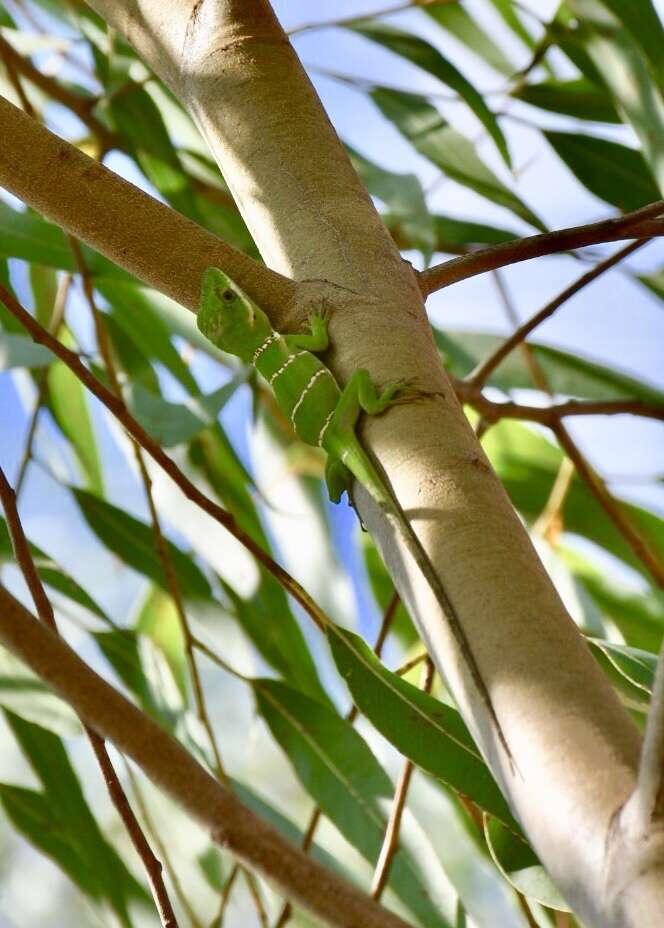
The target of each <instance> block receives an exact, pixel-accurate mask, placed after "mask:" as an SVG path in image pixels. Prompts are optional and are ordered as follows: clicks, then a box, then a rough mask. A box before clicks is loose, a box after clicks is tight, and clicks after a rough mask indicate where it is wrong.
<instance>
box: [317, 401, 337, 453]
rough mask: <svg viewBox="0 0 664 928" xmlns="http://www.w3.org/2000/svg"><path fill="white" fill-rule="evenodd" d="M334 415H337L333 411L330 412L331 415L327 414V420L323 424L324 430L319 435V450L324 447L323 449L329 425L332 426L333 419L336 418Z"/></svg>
mask: <svg viewBox="0 0 664 928" xmlns="http://www.w3.org/2000/svg"><path fill="white" fill-rule="evenodd" d="M334 413H335V410H334V409H333V410H332V412H330V413H328V414H327V419H326V420H325V422H323V428H322V429H321V430H320V432H319V434H318V447H319V448H322V447H323V439H324V438H325V433H326V432H327V427H328V425H329V424H330V422H331V421H332V417H333V416H334Z"/></svg>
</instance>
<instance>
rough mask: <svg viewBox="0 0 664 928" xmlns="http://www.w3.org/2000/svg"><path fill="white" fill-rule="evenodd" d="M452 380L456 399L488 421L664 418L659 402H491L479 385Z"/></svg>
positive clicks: (552, 422) (551, 422) (554, 422)
mask: <svg viewBox="0 0 664 928" xmlns="http://www.w3.org/2000/svg"><path fill="white" fill-rule="evenodd" d="M452 384H453V386H454V392H455V393H456V395H457V397H458V398H459V401H460V402H462V403H467V404H468V405H469V406H472V407H473V409H475V410H477V412H478V413H479V414H480V415H481V416H482V418H483V419H486V421H487V422H489V423H493V422H499V421H500V419H521V420H523V421H526V422H539V424H540V425H548V426H550V427H551V428H553V427H554V426H555V425H557V423H558V422H559V421H560V420H561V419H565V418H566V417H567V416H620V415H631V416H641V417H643V418H645V419H657V420H659V421H664V405H660V406H658V405H656V404H655V403H646V402H644V401H643V400H567V401H566V402H564V403H556V404H555V405H553V406H527V405H525V404H522V403H513V402H500V403H496V402H493V400H490V399H487V397H486V396H484V394H483V393H482V388H481V387H478V386H476V385H475V384H473V383H471V382H469V381H465V380H457V379H456V378H455V379H454V380H453V381H452Z"/></svg>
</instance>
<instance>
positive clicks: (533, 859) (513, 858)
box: [484, 819, 571, 912]
mask: <svg viewBox="0 0 664 928" xmlns="http://www.w3.org/2000/svg"><path fill="white" fill-rule="evenodd" d="M484 836H485V838H486V842H487V847H488V848H489V853H490V854H491V858H492V860H493V862H494V863H495V865H496V867H497V868H498V869H499V870H500V872H501V873H502V875H503V876H504V877H505V879H506V880H507V882H508V883H510V884H511V885H512V886H513V887H514V888H515V889H516V890H517V891H518V892H520V893H522V894H523V895H524V896H526V897H527V898H528V899H533V900H535V901H536V902H539V903H540V904H541V905H545V906H548V907H549V908H551V909H556V910H557V911H559V912H569V911H571V910H570V908H569V906H568V905H567V903H566V902H565V900H564V899H563V898H562V896H561V895H560V893H559V891H558V889H557V888H556V886H555V885H554V884H553V881H552V880H551V877H550V876H549V875H548V873H547V872H546V870H545V869H544V867H543V866H542V865H541V864H540V862H539V859H538V858H537V856H536V855H535V853H534V851H533V850H532V849H531V848H530V847H529V845H527V844H526V843H525V842H523V841H521V840H520V839H519V838H518V837H516V836H515V835H514V834H513V833H512V832H510V831H509V830H508V829H507V828H505V827H504V826H503V825H502V824H501V823H500V822H499V821H497V820H496V819H493V820H491V819H490V820H488V821H486V823H485V826H484Z"/></svg>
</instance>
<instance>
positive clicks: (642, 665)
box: [587, 638, 657, 695]
mask: <svg viewBox="0 0 664 928" xmlns="http://www.w3.org/2000/svg"><path fill="white" fill-rule="evenodd" d="M587 640H588V641H589V642H590V643H591V644H592V645H594V647H596V648H598V650H600V651H601V652H602V653H603V654H604V655H605V656H606V657H607V658H608V659H609V661H610V662H611V664H612V665H613V667H614V668H615V669H616V670H617V671H618V673H619V674H621V676H623V677H625V679H626V680H629V682H630V683H631V684H632V685H633V686H636V687H637V688H638V689H640V690H643V691H644V692H645V693H648V695H650V694H651V693H652V688H653V682H654V679H655V671H656V670H657V654H650V653H649V652H648V651H643V650H642V649H641V648H632V647H630V646H629V645H626V644H616V643H615V642H613V641H605V640H604V639H603V638H588V639H587Z"/></svg>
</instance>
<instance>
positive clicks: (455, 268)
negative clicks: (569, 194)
mask: <svg viewBox="0 0 664 928" xmlns="http://www.w3.org/2000/svg"><path fill="white" fill-rule="evenodd" d="M662 215H664V200H657V201H656V202H655V203H650V204H648V206H644V207H642V208H641V209H637V210H635V211H634V212H632V213H626V214H625V215H624V216H616V217H614V218H612V219H603V220H601V221H600V222H591V223H589V224H588V225H583V226H572V227H571V228H569V229H558V230H557V231H556V232H544V233H542V234H540V235H529V236H528V237H527V238H521V239H517V240H516V241H514V242H502V243H501V244H500V245H492V246H491V247H490V248H483V249H482V250H481V251H474V252H473V253H472V254H469V255H463V256H461V257H459V258H452V259H451V260H450V261H445V262H443V263H442V264H436V265H434V266H433V267H430V268H428V270H426V271H422V273H421V274H420V275H419V282H420V289H421V291H422V294H423V296H425V297H426V296H428V295H429V294H430V293H434V292H435V291H436V290H442V289H443V287H449V286H450V284H456V283H458V282H459V281H460V280H466V279H467V278H468V277H475V276H476V275H477V274H485V273H486V272H487V271H495V270H496V269H497V268H500V267H505V266H506V265H508V264H516V263H517V262H519V261H528V260H530V259H531V258H540V257H542V256H543V255H551V254H555V253H556V252H559V251H570V250H572V249H574V248H582V247H584V246H586V245H599V244H600V243H602V242H616V241H620V240H621V239H626V238H644V239H647V238H651V237H654V236H659V235H664V219H657V218H653V217H658V216H662Z"/></svg>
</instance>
